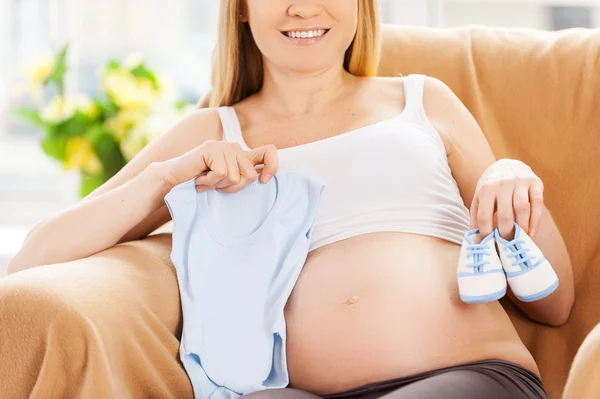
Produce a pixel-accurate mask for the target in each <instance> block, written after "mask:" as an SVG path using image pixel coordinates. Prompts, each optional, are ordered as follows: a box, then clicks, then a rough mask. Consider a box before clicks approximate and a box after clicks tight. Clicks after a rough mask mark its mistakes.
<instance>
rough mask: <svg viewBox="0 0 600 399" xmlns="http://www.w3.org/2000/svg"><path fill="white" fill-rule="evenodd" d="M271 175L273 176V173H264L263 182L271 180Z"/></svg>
mask: <svg viewBox="0 0 600 399" xmlns="http://www.w3.org/2000/svg"><path fill="white" fill-rule="evenodd" d="M271 177H273V176H271V175H263V176H262V178H263V183H267V182H268V181H269V180H271Z"/></svg>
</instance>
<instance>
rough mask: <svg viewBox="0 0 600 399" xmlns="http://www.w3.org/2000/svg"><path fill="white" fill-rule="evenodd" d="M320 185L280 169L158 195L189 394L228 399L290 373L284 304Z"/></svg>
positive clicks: (279, 383) (283, 381) (279, 382)
mask: <svg viewBox="0 0 600 399" xmlns="http://www.w3.org/2000/svg"><path fill="white" fill-rule="evenodd" d="M322 190H323V185H322V184H321V183H318V182H316V181H314V180H312V179H310V178H308V177H306V176H303V175H300V174H296V173H290V172H285V171H282V170H280V171H279V172H278V173H276V174H275V176H274V177H273V178H272V179H271V180H270V181H269V182H268V183H266V184H262V183H259V182H256V183H253V184H251V185H250V186H248V187H247V188H245V189H244V190H242V191H240V192H238V193H236V194H227V193H219V192H218V191H216V190H211V191H207V192H204V193H200V194H199V193H197V192H196V188H195V183H194V180H190V181H188V182H186V183H183V184H180V185H178V186H176V187H174V188H173V189H172V190H171V192H169V194H167V196H166V197H165V202H166V203H167V205H168V207H169V211H170V212H171V216H172V218H173V249H172V252H171V259H172V261H173V263H174V264H175V268H176V270H177V279H178V282H179V291H180V295H181V305H182V309H183V334H182V339H181V346H180V357H181V361H182V362H183V365H184V367H185V369H186V372H187V373H188V375H189V377H190V379H191V381H192V385H193V389H194V395H195V396H196V398H199V399H232V398H237V397H239V396H241V395H243V394H247V393H250V392H254V391H259V390H263V389H271V388H283V387H286V386H287V385H288V383H289V377H288V372H287V361H286V346H285V344H286V326H285V319H284V313H283V309H284V306H285V304H286V302H287V300H288V297H289V295H290V293H291V292H292V289H293V287H294V285H295V284H296V280H297V279H298V276H299V274H300V271H301V269H302V267H303V265H304V262H305V260H306V256H307V254H308V243H309V239H310V230H311V228H312V225H313V222H314V218H315V215H316V211H317V208H318V204H319V200H320V198H321V193H322Z"/></svg>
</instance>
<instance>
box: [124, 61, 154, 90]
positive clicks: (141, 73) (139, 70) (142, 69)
mask: <svg viewBox="0 0 600 399" xmlns="http://www.w3.org/2000/svg"><path fill="white" fill-rule="evenodd" d="M130 72H131V74H132V75H133V76H135V77H136V78H144V79H148V80H149V81H150V82H152V86H154V89H155V90H158V89H159V86H158V80H157V79H156V75H155V74H154V73H153V72H152V71H150V70H149V69H148V68H146V66H145V65H144V64H139V65H138V66H136V67H135V68H133V69H132V70H131V71H130Z"/></svg>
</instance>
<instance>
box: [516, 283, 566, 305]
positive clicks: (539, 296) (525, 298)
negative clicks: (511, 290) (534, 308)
mask: <svg viewBox="0 0 600 399" xmlns="http://www.w3.org/2000/svg"><path fill="white" fill-rule="evenodd" d="M557 288H558V280H555V281H554V283H553V284H552V285H551V286H550V287H548V288H546V289H545V290H543V291H541V292H538V293H537V294H533V295H527V296H520V295H516V294H515V296H516V297H517V299H518V300H519V301H521V302H535V301H539V300H540V299H544V298H546V297H547V296H549V295H550V294H552V293H553V292H554V291H556V289H557Z"/></svg>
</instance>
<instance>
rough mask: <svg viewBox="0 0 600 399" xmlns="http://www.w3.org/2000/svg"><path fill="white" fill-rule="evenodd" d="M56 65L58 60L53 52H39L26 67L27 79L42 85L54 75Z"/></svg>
mask: <svg viewBox="0 0 600 399" xmlns="http://www.w3.org/2000/svg"><path fill="white" fill-rule="evenodd" d="M55 66H56V60H55V59H54V56H53V54H52V53H50V52H45V53H41V54H38V55H37V56H36V57H35V58H34V59H32V60H31V62H30V63H29V64H27V65H26V67H25V73H26V74H27V80H28V81H30V82H35V83H38V84H40V85H41V84H42V83H44V82H45V81H46V80H47V79H48V78H49V77H50V75H52V72H54V67H55Z"/></svg>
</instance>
